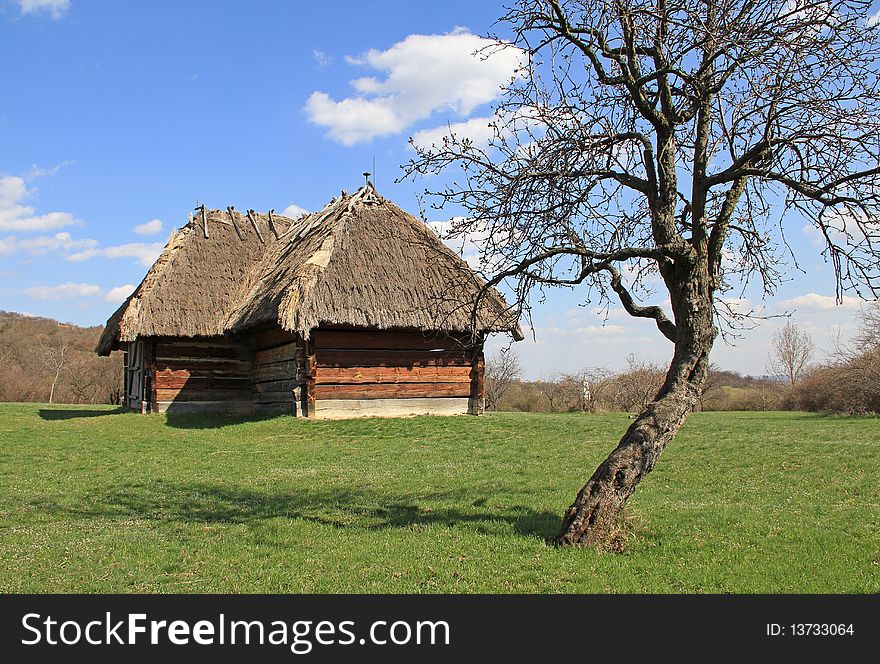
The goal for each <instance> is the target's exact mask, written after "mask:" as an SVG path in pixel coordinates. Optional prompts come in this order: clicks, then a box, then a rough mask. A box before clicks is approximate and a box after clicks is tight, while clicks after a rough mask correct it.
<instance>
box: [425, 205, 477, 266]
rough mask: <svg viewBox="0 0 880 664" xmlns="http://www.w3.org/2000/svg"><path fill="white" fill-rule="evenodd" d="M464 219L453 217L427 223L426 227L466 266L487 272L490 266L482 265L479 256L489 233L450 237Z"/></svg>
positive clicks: (471, 233)
mask: <svg viewBox="0 0 880 664" xmlns="http://www.w3.org/2000/svg"><path fill="white" fill-rule="evenodd" d="M464 220H465V218H464V217H453V218H452V219H450V220H448V221H429V222H428V226H429V227H430V228H431V230H433V231H434V232H435V233H436V234H437V235H438V236H439V237H440V239H441V240H443V243H444V244H445V245H446V246H447V247H449V248H450V249H452V250H453V251H454V252H455V253H457V254H458V255H459V256H461V257H462V258H463V259H464V260H465V261H466V262H467V264H468V265H470V266H471V267H472V268H474V269H475V270H489V269H490V266H488V265H484V264H483V261H482V260H481V256H480V249H481V247H484V246H486V242H487V240H488V239H489V231H488V230H487V229H483V230H477V229H475V230H473V231H470V232H468V233H467V234H466V235H465V236H457V237H450V234H451V233H452V232H453V231H454V230H455V227H456V226H457V225H459V224H461V223H462V222H464Z"/></svg>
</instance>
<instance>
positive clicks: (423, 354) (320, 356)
mask: <svg viewBox="0 0 880 664" xmlns="http://www.w3.org/2000/svg"><path fill="white" fill-rule="evenodd" d="M472 358H473V355H472V353H471V352H469V351H463V350H459V351H452V350H447V351H426V350H319V351H317V354H316V355H315V359H316V360H317V363H318V369H319V370H320V368H321V367H434V366H441V367H449V366H462V367H464V366H466V367H469V366H471V362H472Z"/></svg>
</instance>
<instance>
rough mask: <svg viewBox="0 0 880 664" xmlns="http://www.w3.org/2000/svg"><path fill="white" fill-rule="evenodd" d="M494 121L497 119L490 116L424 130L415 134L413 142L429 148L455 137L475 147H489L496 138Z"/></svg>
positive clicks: (418, 145)
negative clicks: (445, 139)
mask: <svg viewBox="0 0 880 664" xmlns="http://www.w3.org/2000/svg"><path fill="white" fill-rule="evenodd" d="M494 121H495V117H494V116H491V115H490V116H485V117H478V118H471V119H470V120H465V121H464V122H454V123H450V124H445V125H441V126H439V127H433V128H431V129H422V130H421V131H417V132H416V133H415V134H413V136H412V142H413V143H415V145H416V146H417V147H420V148H429V147H431V146H432V145H437V146H442V145H443V139H444V138H445V137H446V136H450V135H454V136H455V137H456V138H458V139H459V140H462V139H468V140H470V141H472V142H473V143H474V144H475V145H488V143H489V141H491V140H492V138H493V137H494V136H495V130H494V129H493V128H492V127H491V126H490V125H491V123H492V122H494Z"/></svg>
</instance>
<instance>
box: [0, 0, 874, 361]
mask: <svg viewBox="0 0 880 664" xmlns="http://www.w3.org/2000/svg"><path fill="white" fill-rule="evenodd" d="M501 4H502V3H500V2H495V1H490V0H481V1H480V2H474V1H473V0H470V1H457V0H447V1H444V2H419V1H413V0H410V1H408V2H399V1H396V0H395V1H388V0H375V1H372V2H368V3H367V2H333V3H329V2H326V3H314V2H248V3H243V2H238V3H235V2H109V1H108V2H87V1H85V0H0V57H2V61H3V62H4V63H5V64H6V66H5V67H4V78H3V84H2V87H0V309H5V310H12V311H22V312H27V313H32V314H36V315H44V316H50V317H53V318H58V319H60V320H64V321H70V322H74V323H78V324H97V323H102V322H103V321H104V320H106V318H107V317H108V316H109V315H110V314H111V313H112V312H113V310H114V309H115V308H116V306H117V305H118V303H119V302H120V301H121V300H122V299H123V298H124V297H125V296H126V295H127V294H128V293H129V292H130V291H131V289H132V288H133V286H134V285H136V284H137V283H139V281H140V280H141V278H142V277H143V275H144V273H145V272H146V269H147V266H148V265H149V264H150V263H151V262H152V260H153V259H154V258H155V257H156V256H157V255H158V253H159V251H161V248H162V246H163V245H164V243H165V241H166V240H167V238H168V234H169V233H170V232H171V230H172V229H173V228H175V227H179V226H180V225H182V224H183V223H185V222H186V218H187V213H188V212H189V211H190V210H191V209H192V207H193V206H194V205H195V203H196V201H197V200H198V201H199V202H204V203H206V204H207V205H208V206H209V207H218V208H223V207H225V206H227V205H234V206H235V207H236V208H238V209H247V208H255V209H258V210H267V209H269V208H275V209H276V211H281V210H283V209H285V208H287V207H288V206H297V207H294V208H292V209H298V208H302V209H305V210H316V209H319V208H320V207H322V206H323V205H324V204H325V203H327V202H328V201H329V199H330V198H331V197H333V196H334V195H336V194H337V193H338V192H339V190H341V189H347V190H349V191H352V190H354V189H356V188H357V187H358V186H359V185H360V184H361V183H362V182H363V177H362V176H361V173H362V172H363V171H365V170H373V160H374V159H375V164H376V184H377V188H378V189H379V191H380V192H381V193H382V194H383V195H385V196H386V197H388V198H390V199H392V200H393V201H395V202H396V203H397V204H398V205H400V206H401V207H403V208H404V209H406V210H408V211H410V212H411V213H413V214H418V210H419V206H418V202H417V198H416V196H417V193H418V192H419V191H421V190H422V189H423V188H424V183H418V182H416V183H412V182H405V183H402V184H395V183H394V180H395V179H396V178H397V177H399V176H400V174H401V171H400V164H402V163H404V162H405V161H406V160H407V159H408V158H409V157H410V156H411V154H412V153H411V151H410V149H409V147H408V146H407V140H408V138H409V137H410V136H416V138H417V139H418V138H422V139H423V140H428V139H429V138H430V136H432V135H434V134H435V132H436V131H438V130H440V129H442V128H443V127H445V126H446V123H447V122H451V123H462V126H463V127H469V128H470V129H472V130H474V131H476V132H479V130H480V127H481V126H482V127H485V122H484V121H482V120H481V119H482V118H485V117H487V116H488V115H490V113H491V101H492V99H493V98H494V97H495V95H496V92H497V89H498V85H499V84H500V83H501V82H503V80H505V78H506V77H507V76H508V75H509V71H510V69H511V68H512V65H513V63H512V62H511V61H510V60H508V61H506V62H505V61H503V60H499V59H495V60H494V61H492V62H489V63H486V62H477V61H475V60H474V59H473V58H472V57H471V56H470V55H469V54H470V53H471V52H472V51H473V50H474V44H478V43H479V42H478V41H477V40H478V38H477V37H476V35H480V34H483V33H485V32H486V31H488V30H489V29H490V26H491V24H492V23H493V21H494V20H495V19H496V18H497V17H498V16H499V15H500V14H501V13H502V10H501ZM389 100H390V101H389ZM435 220H436V221H438V222H442V221H444V218H443V217H442V215H441V216H438V217H437V218H436V219H435ZM786 229H787V233H788V237H789V240H790V241H791V243H792V245H793V246H794V247H795V249H796V250H798V251H799V254H800V258H801V267H802V268H803V269H804V270H805V272H806V274H802V273H799V272H792V273H791V274H790V275H789V276H790V280H789V281H788V282H787V283H785V284H784V285H783V287H782V288H781V289H780V291H779V293H778V295H777V297H776V298H774V300H772V301H769V302H766V303H763V306H764V307H765V313H767V314H775V313H780V312H782V311H786V310H788V311H791V310H794V311H795V313H794V320H795V322H797V323H798V324H799V325H801V326H802V327H804V328H806V329H808V330H809V331H810V332H811V333H812V334H813V336H814V340H815V341H816V343H817V345H818V346H819V347H820V348H828V347H830V344H831V339H832V337H833V336H834V335H835V334H837V331H838V330H840V332H841V333H842V335H843V336H844V337H845V336H847V335H848V334H850V333H851V331H852V326H853V316H854V313H855V312H857V310H858V303H857V302H855V301H846V302H845V303H844V305H843V306H836V305H835V303H834V297H833V295H834V286H833V278H832V273H831V270H830V268H829V267H828V266H827V265H825V264H824V263H823V261H822V259H821V257H820V255H819V249H818V247H817V244H816V238H815V236H814V235H813V234H811V233H809V232H808V231H805V230H804V228H803V222H801V221H799V220H796V219H793V220H791V222H790V223H788V222H787V225H786ZM584 296H585V293H584V292H582V291H574V292H569V291H564V292H560V293H557V294H554V295H552V296H551V297H550V298H549V299H548V301H547V302H546V303H545V304H544V305H542V306H540V307H538V308H537V309H536V311H535V318H534V326H535V330H534V333H535V337H536V341H532V340H531V339H528V340H527V341H526V342H523V343H520V344H518V345H517V349H518V351H519V353H520V355H521V357H522V359H523V364H524V366H525V369H526V375H527V376H529V377H532V378H538V377H550V376H552V375H553V374H554V373H555V372H559V371H569V370H573V369H576V368H579V367H587V366H607V367H610V368H620V367H621V366H623V365H624V364H625V360H626V357H627V355H628V354H630V353H635V354H637V355H639V356H641V357H643V358H646V359H653V360H663V359H666V357H667V356H668V355H669V354H670V348H669V344H668V343H667V342H666V341H665V340H664V339H662V338H661V337H660V335H659V333H658V332H657V331H656V329H655V328H654V327H653V326H652V325H651V323H650V322H648V321H644V320H629V319H628V318H627V317H626V316H625V315H621V314H622V312H620V311H618V310H612V311H611V312H609V315H608V318H607V320H606V319H605V318H604V317H603V316H601V315H598V314H596V313H595V312H594V310H593V307H592V306H591V305H588V306H580V305H583V304H584V300H583V298H584ZM746 296H747V297H748V298H749V299H750V301H751V304H753V305H755V304H757V305H761V302H760V301H759V300H760V295H759V294H757V293H754V292H752V291H749V292H747V294H746ZM657 300H658V301H660V298H659V296H658V298H657ZM782 324H783V322H782V321H780V320H769V321H766V322H765V323H763V324H762V325H761V326H760V327H759V328H757V329H755V330H752V331H750V332H746V333H744V336H743V337H742V338H741V339H740V340H739V341H738V343H737V345H736V346H735V347H732V346H727V345H725V344H724V343H723V342H721V341H719V342H718V345H717V346H716V350H715V352H714V355H713V359H714V360H715V361H716V362H717V363H718V364H719V365H721V366H723V367H725V368H732V369H738V370H740V371H744V372H746V373H752V374H762V373H764V364H765V359H766V356H767V352H768V350H769V340H770V338H771V336H772V332H773V330H775V329H776V328H777V327H779V326H781V325H782ZM499 343H501V342H500V341H495V342H493V344H492V347H493V348H494V347H496V346H497V345H498V344H499Z"/></svg>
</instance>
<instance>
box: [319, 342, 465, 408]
mask: <svg viewBox="0 0 880 664" xmlns="http://www.w3.org/2000/svg"><path fill="white" fill-rule="evenodd" d="M312 337H313V340H312V342H311V344H310V346H313V348H314V351H313V357H314V360H313V362H314V370H313V372H312V380H313V381H314V388H313V392H312V393H313V394H314V398H315V404H316V413H317V416H318V417H322V416H329V417H332V416H340V417H341V416H344V415H345V414H347V415H348V416H351V415H352V414H357V413H352V412H350V411H352V410H353V409H354V410H358V411H360V414H363V415H370V414H376V415H380V414H386V413H384V412H383V404H382V403H380V401H384V402H385V403H386V404H387V405H388V406H389V408H391V411H393V413H392V412H391V411H389V413H387V414H401V413H402V412H403V411H405V410H406V409H407V402H406V401H405V400H412V402H411V404H412V406H411V407H412V408H413V409H414V410H413V411H412V412H413V413H415V412H437V413H441V412H442V413H444V414H449V413H452V412H461V413H464V412H470V410H471V409H470V406H471V403H470V400H471V396H472V392H473V390H474V385H475V379H474V370H475V366H476V364H475V357H476V356H477V355H479V354H480V350H481V349H475V348H469V347H467V346H465V345H463V343H462V340H460V339H456V338H449V337H447V336H435V337H430V338H429V337H426V336H425V335H424V333H422V332H420V331H393V332H383V331H366V330H316V331H315V332H314V333H313V334H312ZM355 400H356V401H358V402H360V405H358V407H357V408H356V409H355V408H354V405H353V404H350V403H342V402H343V401H355ZM368 400H369V401H368ZM336 410H338V411H340V413H339V414H335V412H334V413H333V414H331V412H330V411H336Z"/></svg>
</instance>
